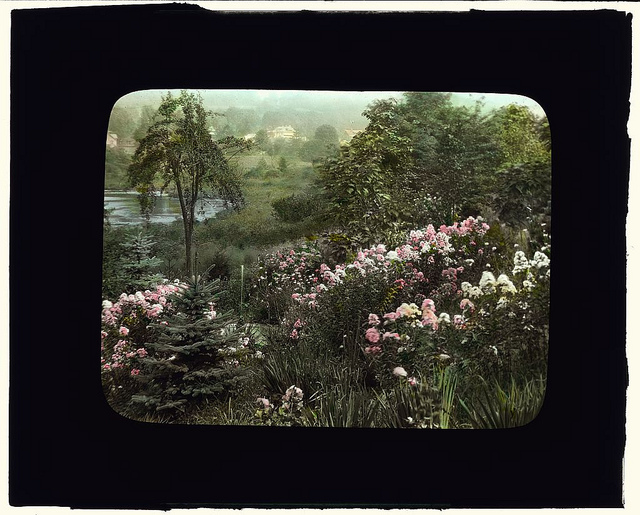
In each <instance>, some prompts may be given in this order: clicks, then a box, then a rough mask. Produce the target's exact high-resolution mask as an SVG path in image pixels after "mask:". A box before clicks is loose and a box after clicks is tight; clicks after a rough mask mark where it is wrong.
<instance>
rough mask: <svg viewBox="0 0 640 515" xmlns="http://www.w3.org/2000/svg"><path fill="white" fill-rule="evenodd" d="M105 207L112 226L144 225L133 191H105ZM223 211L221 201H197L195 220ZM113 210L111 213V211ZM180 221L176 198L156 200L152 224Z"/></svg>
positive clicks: (178, 203)
mask: <svg viewBox="0 0 640 515" xmlns="http://www.w3.org/2000/svg"><path fill="white" fill-rule="evenodd" d="M104 203H105V207H106V208H107V209H108V210H109V211H110V212H109V222H110V223H111V224H112V225H135V224H142V223H144V218H143V217H142V216H140V204H138V194H137V193H136V192H135V191H105V193H104ZM223 209H224V204H223V202H222V200H219V199H212V200H207V201H199V202H198V204H197V205H196V219H197V220H199V221H202V220H204V219H205V218H212V217H213V216H215V214H216V213H219V212H220V211H222V210H223ZM111 210H113V211H111ZM179 219H180V202H179V201H178V199H176V198H172V197H168V196H166V195H163V196H159V197H157V198H156V205H155V208H154V210H153V213H152V214H151V222H152V223H165V224H168V223H171V222H173V221H174V220H179Z"/></svg>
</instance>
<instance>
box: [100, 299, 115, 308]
mask: <svg viewBox="0 0 640 515" xmlns="http://www.w3.org/2000/svg"><path fill="white" fill-rule="evenodd" d="M112 307H113V304H112V303H111V302H110V301H108V300H103V301H102V309H109V308H112Z"/></svg>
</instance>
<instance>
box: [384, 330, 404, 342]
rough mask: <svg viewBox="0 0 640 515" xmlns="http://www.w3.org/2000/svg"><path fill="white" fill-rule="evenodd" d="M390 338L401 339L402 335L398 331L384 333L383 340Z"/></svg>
mask: <svg viewBox="0 0 640 515" xmlns="http://www.w3.org/2000/svg"><path fill="white" fill-rule="evenodd" d="M389 338H393V339H394V340H399V339H400V335H399V334H398V333H390V332H389V331H387V332H386V333H384V334H383V335H382V339H383V340H387V339H389Z"/></svg>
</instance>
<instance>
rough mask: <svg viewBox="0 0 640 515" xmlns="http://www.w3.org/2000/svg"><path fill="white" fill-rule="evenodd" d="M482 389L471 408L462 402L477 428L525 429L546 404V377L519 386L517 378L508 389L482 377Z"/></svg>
mask: <svg viewBox="0 0 640 515" xmlns="http://www.w3.org/2000/svg"><path fill="white" fill-rule="evenodd" d="M481 380H482V384H483V386H482V389H481V390H480V391H479V393H478V395H477V397H475V398H474V399H473V400H472V401H471V402H470V406H469V405H467V403H465V402H464V400H463V399H460V405H461V406H462V408H463V409H464V411H465V412H466V413H467V415H468V416H469V419H470V421H471V424H472V425H473V427H474V428H477V429H503V428H510V427H519V426H524V425H526V424H528V423H529V422H531V421H532V420H534V419H535V418H536V417H537V416H538V413H539V412H540V409H541V408H542V404H543V402H544V396H545V391H546V380H545V378H544V377H540V378H538V379H533V380H529V381H526V382H524V383H523V384H518V383H517V381H516V379H515V378H514V377H512V378H511V381H510V383H509V385H508V387H507V388H504V389H503V388H502V387H501V386H500V383H499V382H498V381H494V382H493V384H491V385H490V384H489V383H488V382H487V381H485V380H484V379H483V378H481Z"/></svg>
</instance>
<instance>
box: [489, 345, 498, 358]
mask: <svg viewBox="0 0 640 515" xmlns="http://www.w3.org/2000/svg"><path fill="white" fill-rule="evenodd" d="M489 348H490V349H493V353H494V354H495V355H496V356H497V355H498V349H497V347H496V346H495V345H489Z"/></svg>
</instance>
